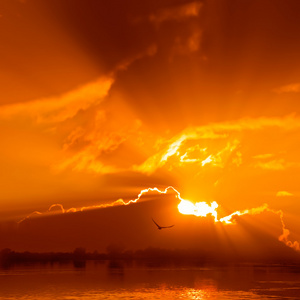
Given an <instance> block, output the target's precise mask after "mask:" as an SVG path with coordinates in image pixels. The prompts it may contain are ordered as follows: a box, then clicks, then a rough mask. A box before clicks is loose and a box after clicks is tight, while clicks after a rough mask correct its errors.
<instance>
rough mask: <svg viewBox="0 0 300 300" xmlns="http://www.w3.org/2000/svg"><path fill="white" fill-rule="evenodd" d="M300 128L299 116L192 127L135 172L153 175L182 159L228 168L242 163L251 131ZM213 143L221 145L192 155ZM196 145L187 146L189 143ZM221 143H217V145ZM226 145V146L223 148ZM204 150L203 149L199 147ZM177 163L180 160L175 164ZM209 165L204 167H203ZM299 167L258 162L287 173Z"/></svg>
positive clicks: (163, 145) (163, 144)
mask: <svg viewBox="0 0 300 300" xmlns="http://www.w3.org/2000/svg"><path fill="white" fill-rule="evenodd" d="M299 128H300V119H298V118H295V117H290V116H288V117H285V118H253V119H250V118H246V119H241V120H237V121H233V122H224V123H212V124H209V125H204V126H198V127H189V128H186V129H184V130H183V131H182V132H180V133H179V134H177V135H175V136H174V137H173V138H171V139H169V140H165V141H164V142H162V141H161V142H160V145H161V147H160V148H159V151H158V152H156V153H155V154H153V155H152V156H150V157H149V158H148V159H147V160H145V161H144V162H143V163H142V164H140V165H135V166H134V167H133V169H134V170H135V171H138V172H142V173H146V174H151V173H153V172H155V171H156V170H157V169H159V168H162V167H163V166H164V165H165V164H166V163H167V162H168V161H169V160H170V159H171V158H173V157H178V162H177V163H181V164H182V163H196V162H200V163H201V162H205V164H207V163H209V164H211V165H212V166H218V167H224V166H225V164H226V163H227V162H228V161H231V163H233V164H235V165H236V166H239V165H241V163H242V156H243V153H242V151H238V148H239V147H240V144H241V142H240V140H239V138H240V137H239V136H241V134H243V135H246V134H247V133H250V132H255V133H260V132H262V131H263V130H274V129H275V130H278V129H280V130H298V129H299ZM208 141H211V142H209V143H210V144H212V143H213V141H219V142H218V146H213V145H212V147H211V150H207V149H206V152H205V154H204V153H203V152H202V153H200V152H199V153H197V155H198V156H197V157H191V156H189V153H191V152H192V151H193V149H194V147H198V146H199V145H205V143H208ZM188 143H192V146H189V147H187V146H186V144H188ZM216 144H217V143H216ZM221 144H223V145H222V146H220V145H221ZM199 147H200V146H199ZM272 156H273V155H272V154H264V155H256V156H255V155H254V156H252V158H254V159H263V160H265V159H268V158H270V157H272ZM172 164H173V165H174V164H176V161H172ZM205 164H202V165H203V166H204V165H205ZM298 165H299V164H298V163H294V162H286V161H285V159H283V158H278V159H274V160H271V161H263V162H261V161H259V162H256V163H254V166H255V167H256V168H261V169H270V170H283V169H285V168H287V167H293V166H294V167H297V166H298Z"/></svg>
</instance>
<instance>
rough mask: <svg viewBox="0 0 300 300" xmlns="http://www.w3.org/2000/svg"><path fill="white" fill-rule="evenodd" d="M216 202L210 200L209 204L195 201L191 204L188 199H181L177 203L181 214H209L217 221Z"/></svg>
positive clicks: (201, 215)
mask: <svg viewBox="0 0 300 300" xmlns="http://www.w3.org/2000/svg"><path fill="white" fill-rule="evenodd" d="M218 206H219V205H218V203H217V202H216V201H214V202H212V203H211V204H210V205H209V204H207V203H206V202H197V203H195V204H193V203H192V202H190V201H188V200H181V202H180V203H179V204H178V210H179V212H180V213H181V214H183V215H195V216H197V217H206V216H207V215H209V214H211V215H212V216H213V217H214V219H215V222H217V221H218V213H217V211H216V208H217V207H218Z"/></svg>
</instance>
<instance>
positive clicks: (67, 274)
mask: <svg viewBox="0 0 300 300" xmlns="http://www.w3.org/2000/svg"><path fill="white" fill-rule="evenodd" d="M0 299H28V300H33V299H41V300H46V299H47V300H48V299H51V300H52V299H61V300H71V299H74V300H75V299H86V300H94V299H95V300H96V299H239V300H240V299H300V268H299V266H298V267H296V266H274V265H272V266H253V265H246V266H245V265H244V266H226V267H203V268H194V267H170V266H169V267H162V266H160V267H155V266H151V267H149V266H146V265H137V264H130V265H124V264H122V263H117V262H114V263H109V262H105V263H99V262H97V263H96V262H89V263H87V265H86V266H85V268H74V267H73V265H72V264H67V265H58V264H57V265H52V266H51V265H46V266H41V265H31V266H18V267H13V268H10V269H6V270H3V269H0Z"/></svg>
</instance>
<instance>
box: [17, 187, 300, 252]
mask: <svg viewBox="0 0 300 300" xmlns="http://www.w3.org/2000/svg"><path fill="white" fill-rule="evenodd" d="M151 192H155V193H157V194H159V195H164V194H168V193H173V194H174V196H175V198H177V199H178V200H179V203H178V206H177V209H178V211H179V212H180V213H181V214H183V215H194V216H196V217H207V216H210V215H211V216H212V217H213V220H214V222H215V223H222V224H224V225H237V222H236V217H242V216H244V215H251V216H252V215H258V214H262V213H264V212H270V213H272V214H275V215H277V216H278V217H279V219H280V223H281V230H282V233H281V234H280V236H279V237H278V240H279V241H281V242H283V243H284V244H285V245H286V246H288V247H290V248H292V249H294V250H296V251H299V250H300V246H299V242H298V241H291V240H290V239H289V236H290V231H289V230H288V229H287V228H286V225H285V222H284V219H283V218H284V215H283V212H282V210H274V209H271V208H269V206H268V205H267V204H263V205H261V206H259V207H254V208H250V209H245V210H243V211H235V212H233V213H231V214H230V215H228V216H225V217H222V218H219V217H218V207H219V205H218V203H217V202H216V201H212V202H211V203H210V204H208V203H206V202H203V201H202V202H196V203H192V202H190V201H188V200H185V199H183V198H182V197H181V194H180V192H179V191H178V190H177V189H175V188H174V187H173V186H168V187H166V188H165V189H162V190H161V189H158V188H157V187H153V188H146V189H143V190H141V191H140V193H139V194H138V196H137V197H136V198H135V199H132V200H128V201H124V200H123V199H118V200H116V201H114V202H112V203H108V204H100V205H92V206H86V207H81V208H70V209H68V210H65V209H64V207H63V206H62V205H61V204H53V205H51V206H50V207H49V209H48V211H47V212H44V213H41V212H38V211H35V212H34V213H32V214H30V215H28V216H26V217H25V218H23V219H21V220H20V221H19V222H18V224H20V223H22V222H24V221H26V220H28V219H30V218H33V217H38V216H39V217H41V216H43V215H49V214H50V213H53V212H54V213H55V214H57V213H58V214H65V213H74V212H78V211H86V210H93V209H99V208H107V207H112V206H119V205H125V206H126V205H130V204H135V203H137V202H138V201H139V200H140V199H141V197H142V196H144V195H147V194H148V193H151Z"/></svg>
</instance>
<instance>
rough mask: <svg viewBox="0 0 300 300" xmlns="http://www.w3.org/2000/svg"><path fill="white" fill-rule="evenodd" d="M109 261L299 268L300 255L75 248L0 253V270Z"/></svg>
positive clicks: (81, 265) (82, 264)
mask: <svg viewBox="0 0 300 300" xmlns="http://www.w3.org/2000/svg"><path fill="white" fill-rule="evenodd" d="M88 260H94V261H110V263H112V264H114V263H115V262H120V261H136V262H138V263H146V264H148V265H164V264H165V265H170V264H172V265H186V264H188V265H195V266H201V265H205V264H217V265H224V264H228V263H258V264H281V265H287V264H295V265H298V266H299V267H300V255H299V254H298V253H296V252H295V256H293V257H291V258H288V259H287V258H284V259H272V258H270V259H269V260H265V259H264V260H261V259H257V258H256V259H255V258H250V257H239V256H232V257H228V256H223V255H222V254H219V256H216V254H215V253H214V254H213V253H204V252H203V251H202V252H199V251H195V250H179V249H177V250H169V249H161V248H151V247H149V248H146V249H143V250H137V251H130V250H123V249H122V248H121V247H118V246H116V245H110V246H108V247H107V251H106V253H98V252H97V251H94V252H87V251H86V250H85V249H84V248H76V249H75V250H74V251H73V252H44V253H36V252H28V251H25V252H15V251H13V250H11V249H8V248H6V249H3V250H1V251H0V267H1V268H10V267H12V266H14V265H18V264H48V263H50V264H52V263H61V264H63V263H70V262H73V264H74V266H75V267H84V266H85V263H86V261H88Z"/></svg>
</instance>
